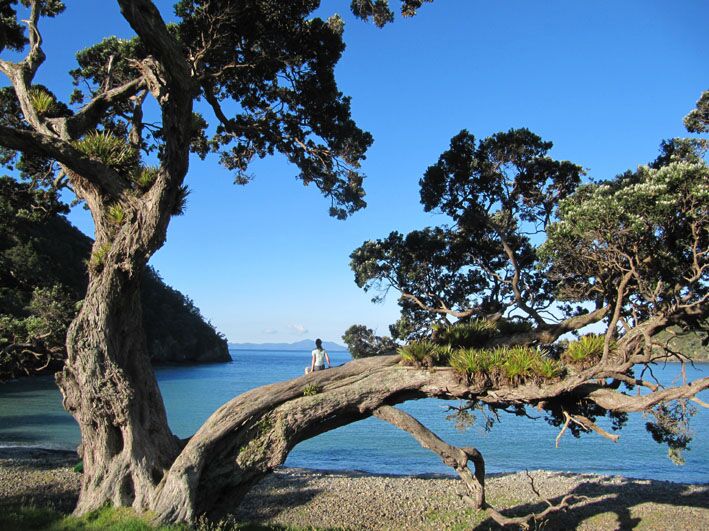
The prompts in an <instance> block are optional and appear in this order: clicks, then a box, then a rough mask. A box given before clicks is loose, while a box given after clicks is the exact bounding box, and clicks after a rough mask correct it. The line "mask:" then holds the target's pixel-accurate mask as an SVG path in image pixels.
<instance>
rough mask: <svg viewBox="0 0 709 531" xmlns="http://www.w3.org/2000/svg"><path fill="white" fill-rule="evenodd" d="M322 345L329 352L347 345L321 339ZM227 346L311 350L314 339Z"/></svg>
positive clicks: (231, 344)
mask: <svg viewBox="0 0 709 531" xmlns="http://www.w3.org/2000/svg"><path fill="white" fill-rule="evenodd" d="M322 346H323V348H324V349H325V350H328V351H331V352H347V347H343V346H342V345H338V344H337V343H334V342H332V341H323V342H322ZM229 348H230V349H235V350H312V349H314V348H315V340H314V339H303V340H301V341H296V342H295V343H229Z"/></svg>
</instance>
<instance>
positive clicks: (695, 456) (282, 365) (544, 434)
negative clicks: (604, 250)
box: [0, 350, 709, 483]
mask: <svg viewBox="0 0 709 531" xmlns="http://www.w3.org/2000/svg"><path fill="white" fill-rule="evenodd" d="M231 355H232V357H233V359H234V362H233V363H228V364H214V365H196V366H189V367H161V368H158V369H157V377H158V381H159V383H160V389H161V391H162V394H163V397H164V400H165V404H166V406H167V411H168V417H169V422H170V426H171V427H172V430H173V431H174V432H175V433H176V434H177V435H179V436H180V437H187V436H189V435H191V434H192V433H194V432H195V431H196V429H197V428H198V427H199V426H200V424H201V423H202V422H203V421H204V420H205V419H206V418H207V417H208V416H209V415H210V414H211V413H212V412H213V411H214V410H215V409H216V408H217V407H218V406H220V405H221V404H223V403H224V402H226V401H228V400H229V399H231V398H233V397H234V396H235V395H237V394H240V393H243V392H244V391H247V390H248V389H251V388H253V387H257V386H260V385H264V384H267V383H272V382H277V381H282V380H286V379H289V378H293V377H296V376H300V375H302V374H303V368H304V367H305V366H306V365H307V364H308V363H309V359H310V353H309V352H283V351H242V350H233V351H232V352H231ZM331 359H332V362H333V364H340V363H346V362H347V361H349V360H350V357H349V354H347V353H344V352H333V353H331ZM679 371H680V367H679V366H678V365H677V364H667V365H666V366H658V367H656V368H655V370H654V372H655V375H656V376H658V378H660V379H661V380H662V381H664V382H666V383H668V384H669V383H671V382H672V381H673V380H675V379H676V378H678V376H679ZM687 371H688V376H689V377H690V378H692V379H693V378H697V377H703V376H706V375H707V374H709V364H697V365H696V366H695V367H694V368H691V367H688V368H687ZM701 398H702V399H703V400H704V401H707V402H709V392H704V393H703V394H702V395H701ZM447 405H448V403H447V402H443V401H441V400H433V399H428V400H419V401H414V402H408V403H406V404H403V405H401V406H399V407H402V408H403V409H405V410H406V411H408V412H409V413H410V414H412V415H414V416H415V417H416V418H418V419H419V420H420V421H421V422H423V423H424V424H425V425H427V426H428V427H429V428H431V429H432V430H433V431H435V432H436V433H437V434H438V435H439V436H440V437H441V438H443V439H444V440H446V441H448V442H450V443H451V444H455V445H459V446H475V447H476V448H478V449H479V450H480V451H481V452H482V453H483V455H484V456H485V459H486V463H487V470H488V472H490V473H495V472H510V471H517V470H524V469H530V470H535V469H548V470H559V471H570V472H595V473H603V474H621V475H624V476H628V477H637V478H649V479H661V480H669V481H677V482H692V483H709V411H707V410H703V409H701V408H699V409H700V411H699V412H698V414H697V416H696V417H695V418H694V419H693V430H694V433H695V438H694V441H693V442H692V446H691V450H690V451H689V452H687V453H686V464H685V465H684V466H676V465H674V464H673V463H672V462H671V461H670V460H669V459H668V458H667V449H666V447H663V446H660V445H658V444H656V443H654V442H653V441H652V438H651V437H650V434H649V433H648V432H647V431H646V430H645V419H644V418H643V417H642V415H631V419H630V421H629V422H628V424H627V425H626V426H625V428H624V429H623V430H622V431H621V432H620V435H621V438H620V441H619V442H618V443H613V442H611V441H608V440H606V439H603V438H601V437H599V436H598V435H594V434H591V435H586V436H583V437H581V438H580V439H575V438H574V437H572V436H571V434H570V433H568V432H567V434H566V435H565V436H564V438H563V439H562V441H561V444H560V447H559V448H555V447H554V439H555V437H556V435H557V433H558V431H557V429H556V428H553V427H551V426H549V425H548V424H546V423H545V422H544V421H543V420H542V419H539V420H536V421H535V420H530V419H526V418H519V417H512V416H508V415H504V416H502V417H501V422H500V423H499V424H497V425H496V426H495V427H494V428H493V429H492V431H491V432H489V433H488V432H485V431H484V430H483V429H482V427H481V426H477V425H476V426H474V427H472V428H471V429H469V430H467V431H465V432H459V431H457V430H456V429H455V426H454V424H453V422H451V421H449V420H446V415H447V414H448V412H447V411H446V407H447ZM480 424H482V423H480ZM602 425H603V424H602ZM605 426H606V427H608V425H607V424H606V425H605ZM78 442H79V430H78V428H77V426H76V424H75V423H74V420H73V419H72V418H71V417H70V416H69V415H68V414H67V413H66V412H65V411H64V410H63V409H62V406H61V398H60V395H59V391H58V390H57V388H56V385H55V384H54V380H53V378H51V377H39V378H34V379H27V380H20V381H15V382H9V383H5V384H2V385H0V445H2V446H15V445H24V446H40V447H49V448H74V447H76V445H77V444H78ZM286 465H287V466H293V467H305V468H317V469H326V470H362V471H366V472H372V473H381V474H451V470H450V469H449V468H448V467H446V466H445V465H443V464H442V463H441V462H440V460H439V459H438V457H436V456H435V455H434V454H432V453H431V452H429V451H428V450H424V449H422V448H421V447H420V446H419V445H418V443H416V442H415V441H414V440H413V439H411V437H410V436H409V435H408V434H406V433H403V432H401V431H399V430H397V429H396V428H393V427H392V426H390V425H388V424H386V423H384V422H382V421H380V420H377V419H374V418H371V419H367V420H364V421H361V422H358V423H355V424H351V425H349V426H345V427H343V428H339V429H337V430H334V431H332V432H329V433H326V434H323V435H320V436H318V437H315V438H313V439H310V440H308V441H305V442H303V443H301V444H300V445H298V446H297V447H296V448H295V449H294V450H293V452H292V453H291V454H290V456H289V458H288V460H287V461H286Z"/></svg>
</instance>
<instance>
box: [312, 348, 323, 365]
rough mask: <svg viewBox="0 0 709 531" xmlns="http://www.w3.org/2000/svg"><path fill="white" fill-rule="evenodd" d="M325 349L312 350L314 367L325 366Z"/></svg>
mask: <svg viewBox="0 0 709 531" xmlns="http://www.w3.org/2000/svg"><path fill="white" fill-rule="evenodd" d="M325 354H327V352H325V349H321V350H319V349H315V350H313V352H312V355H313V356H315V366H316V367H324V366H325Z"/></svg>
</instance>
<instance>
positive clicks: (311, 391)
mask: <svg viewBox="0 0 709 531" xmlns="http://www.w3.org/2000/svg"><path fill="white" fill-rule="evenodd" d="M319 393H320V388H319V387H318V386H317V385H315V384H308V385H306V386H305V387H303V396H315V395H317V394H319Z"/></svg>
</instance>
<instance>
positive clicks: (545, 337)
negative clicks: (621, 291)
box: [491, 306, 610, 346]
mask: <svg viewBox="0 0 709 531" xmlns="http://www.w3.org/2000/svg"><path fill="white" fill-rule="evenodd" d="M609 311H610V306H604V307H602V308H598V309H597V310H594V311H592V312H589V313H585V314H583V315H576V316H574V317H569V318H568V319H564V320H563V321H561V322H560V323H557V324H547V325H544V326H539V327H537V328H536V329H535V330H532V331H530V332H521V333H519V334H512V335H510V336H506V337H503V338H498V339H493V340H492V342H491V345H492V346H498V345H529V344H533V343H541V344H550V343H553V342H554V341H556V340H557V339H559V338H560V337H561V336H563V335H564V334H566V333H567V332H574V331H575V330H579V329H581V328H583V327H584V326H588V325H590V324H593V323H597V322H598V321H600V320H601V319H603V318H604V317H605V316H606V315H607V314H608V312H609Z"/></svg>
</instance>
